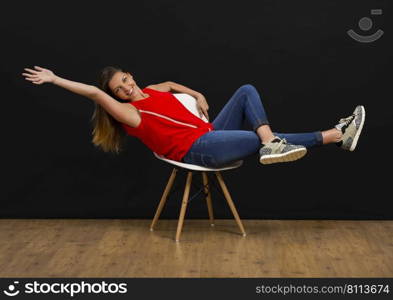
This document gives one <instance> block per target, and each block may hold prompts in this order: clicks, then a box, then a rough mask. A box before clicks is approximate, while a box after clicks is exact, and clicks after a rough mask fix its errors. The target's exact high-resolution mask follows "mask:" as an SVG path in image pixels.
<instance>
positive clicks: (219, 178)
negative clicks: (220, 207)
mask: <svg viewBox="0 0 393 300" xmlns="http://www.w3.org/2000/svg"><path fill="white" fill-rule="evenodd" d="M215 173H216V176H217V179H218V182H219V183H220V186H221V189H222V191H223V192H224V196H225V199H226V200H227V202H228V205H229V207H230V208H231V211H232V214H233V216H234V217H235V220H236V222H237V225H238V226H239V228H240V231H241V232H242V233H243V236H246V232H245V231H244V227H243V224H242V221H241V220H240V217H239V214H238V213H237V210H236V207H235V204H234V203H233V201H232V198H231V195H230V194H229V191H228V189H227V186H226V184H225V182H224V179H223V178H222V176H221V173H220V172H219V171H216V172H215Z"/></svg>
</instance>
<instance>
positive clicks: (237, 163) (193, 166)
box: [153, 152, 243, 171]
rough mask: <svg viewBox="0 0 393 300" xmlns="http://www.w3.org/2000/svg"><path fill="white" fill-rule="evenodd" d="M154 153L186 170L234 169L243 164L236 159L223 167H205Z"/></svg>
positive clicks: (159, 157)
mask: <svg viewBox="0 0 393 300" xmlns="http://www.w3.org/2000/svg"><path fill="white" fill-rule="evenodd" d="M153 153H154V155H155V156H156V157H157V158H158V159H161V160H163V161H165V162H167V163H170V164H172V165H175V166H178V167H181V168H184V169H188V170H193V171H224V170H230V169H235V168H238V167H240V166H241V165H242V164H243V161H242V160H239V161H236V162H234V163H233V164H230V165H227V166H225V167H222V168H207V167H203V166H198V165H192V164H187V163H183V162H179V161H175V160H171V159H167V158H165V157H163V156H160V155H158V154H157V153H155V152H153Z"/></svg>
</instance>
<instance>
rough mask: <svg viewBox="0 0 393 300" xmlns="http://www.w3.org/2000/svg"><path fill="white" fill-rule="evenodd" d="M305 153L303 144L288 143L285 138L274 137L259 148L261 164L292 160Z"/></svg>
mask: <svg viewBox="0 0 393 300" xmlns="http://www.w3.org/2000/svg"><path fill="white" fill-rule="evenodd" d="M306 153H307V149H306V147H304V146H300V145H292V144H288V143H287V141H286V140H285V139H280V138H279V137H275V138H274V139H273V140H272V141H270V142H269V143H267V144H265V145H263V147H262V148H261V149H260V150H259V154H260V158H259V162H260V163H261V164H264V165H267V164H273V163H278V162H288V161H294V160H297V159H299V158H302V157H303V156H304V155H305V154H306Z"/></svg>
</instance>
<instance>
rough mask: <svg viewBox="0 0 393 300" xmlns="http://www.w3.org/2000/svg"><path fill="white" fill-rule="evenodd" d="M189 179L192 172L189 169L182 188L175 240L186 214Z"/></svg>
mask: <svg viewBox="0 0 393 300" xmlns="http://www.w3.org/2000/svg"><path fill="white" fill-rule="evenodd" d="M191 181H192V172H191V171H189V172H188V174H187V181H186V186H185V188H184V194H183V201H182V204H181V210H180V216H179V222H178V223H177V231H176V242H178V241H179V239H180V233H181V230H182V228H183V221H184V215H185V214H186V209H187V203H188V196H189V194H190V189H191Z"/></svg>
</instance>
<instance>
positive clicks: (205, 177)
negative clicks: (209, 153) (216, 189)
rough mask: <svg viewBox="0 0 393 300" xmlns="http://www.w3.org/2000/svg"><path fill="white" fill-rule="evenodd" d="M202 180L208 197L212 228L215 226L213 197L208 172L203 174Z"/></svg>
mask: <svg viewBox="0 0 393 300" xmlns="http://www.w3.org/2000/svg"><path fill="white" fill-rule="evenodd" d="M202 178H203V185H204V192H205V195H206V202H207V209H208V211H209V219H210V226H214V217H213V205H212V197H211V193H210V186H209V180H208V178H207V174H206V172H202Z"/></svg>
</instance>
